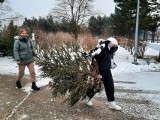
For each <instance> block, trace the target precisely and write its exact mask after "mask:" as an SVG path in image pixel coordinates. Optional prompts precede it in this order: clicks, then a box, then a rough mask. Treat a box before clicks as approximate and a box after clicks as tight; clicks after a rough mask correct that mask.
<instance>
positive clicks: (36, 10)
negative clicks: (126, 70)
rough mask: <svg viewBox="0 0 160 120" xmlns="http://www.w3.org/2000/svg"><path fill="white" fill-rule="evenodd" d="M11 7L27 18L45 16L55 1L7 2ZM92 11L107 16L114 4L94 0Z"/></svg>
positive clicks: (13, 0)
mask: <svg viewBox="0 0 160 120" xmlns="http://www.w3.org/2000/svg"><path fill="white" fill-rule="evenodd" d="M8 1H9V2H10V5H11V7H12V8H13V10H14V11H15V12H17V13H20V14H22V15H23V16H25V17H27V18H31V17H33V16H34V17H36V18H38V17H39V16H46V15H47V14H48V13H49V11H50V10H51V9H52V8H54V6H55V0H8ZM93 5H94V10H96V11H97V12H101V13H102V14H104V15H106V16H109V15H110V14H111V13H114V8H115V3H114V2H113V0H95V2H94V3H93Z"/></svg>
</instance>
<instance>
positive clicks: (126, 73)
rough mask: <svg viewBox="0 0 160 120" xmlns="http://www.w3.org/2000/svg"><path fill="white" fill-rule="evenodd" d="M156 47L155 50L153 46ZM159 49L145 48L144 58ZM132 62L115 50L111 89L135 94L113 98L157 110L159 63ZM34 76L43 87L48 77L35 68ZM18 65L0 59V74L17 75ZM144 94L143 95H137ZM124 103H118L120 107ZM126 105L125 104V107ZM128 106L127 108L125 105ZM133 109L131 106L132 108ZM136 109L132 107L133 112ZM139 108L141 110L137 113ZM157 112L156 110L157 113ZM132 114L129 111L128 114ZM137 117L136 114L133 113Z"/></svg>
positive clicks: (124, 52) (155, 116)
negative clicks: (147, 103) (146, 103)
mask: <svg viewBox="0 0 160 120" xmlns="http://www.w3.org/2000/svg"><path fill="white" fill-rule="evenodd" d="M157 46H159V47H157ZM158 48H160V45H159V44H156V47H155V48H154V45H149V46H148V48H147V51H146V52H145V55H149V56H158V55H159V50H158ZM133 61H134V58H133V55H131V54H130V53H129V52H128V51H127V50H125V49H124V48H122V47H119V49H118V51H117V53H116V55H115V62H116V64H117V68H116V69H113V70H112V74H113V78H114V81H115V88H117V89H123V90H125V89H130V90H134V92H135V91H139V92H137V93H135V94H134V95H133V94H129V93H125V92H116V93H115V96H116V97H117V98H129V99H134V100H135V99H136V100H149V101H151V102H153V104H155V106H156V107H157V108H153V109H158V110H160V63H156V62H155V61H153V60H151V59H150V62H149V65H148V64H147V61H146V60H138V63H139V64H138V65H135V64H132V62H133ZM35 69H36V74H37V85H38V86H45V85H47V84H48V82H49V81H50V79H49V78H46V79H43V78H41V77H40V71H39V70H38V66H36V68H35ZM17 72H18V66H17V65H16V63H15V61H14V60H13V59H12V58H11V57H2V58H0V74H17ZM25 72H26V74H27V75H28V69H26V71H25ZM24 90H25V91H26V92H29V91H30V86H25V87H24ZM141 91H144V92H141ZM99 95H100V97H105V94H104V92H102V93H101V94H99ZM124 105H125V103H123V104H121V106H122V107H123V106H124ZM126 105H127V104H126ZM127 106H130V105H127ZM132 108H133V107H132ZM136 109H137V108H135V111H136ZM140 109H141V111H140ZM144 109H146V110H147V108H143V106H139V110H137V111H140V112H142V113H143V110H144ZM123 112H125V113H127V112H129V108H128V109H124V110H123ZM148 112H150V111H149V110H148ZM157 112H159V111H157ZM130 113H132V112H130ZM154 113H155V114H153V116H152V115H151V114H150V113H147V112H145V113H144V114H143V115H142V114H141V116H140V117H144V118H147V119H156V120H160V116H158V115H159V114H158V113H156V111H155V112H154ZM133 114H136V115H137V116H138V115H139V113H133Z"/></svg>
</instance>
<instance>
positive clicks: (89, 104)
mask: <svg viewBox="0 0 160 120" xmlns="http://www.w3.org/2000/svg"><path fill="white" fill-rule="evenodd" d="M85 101H86V104H87V105H88V106H92V105H93V103H92V102H91V100H90V98H89V97H88V96H86V98H85Z"/></svg>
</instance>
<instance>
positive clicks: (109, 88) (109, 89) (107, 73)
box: [87, 70, 115, 101]
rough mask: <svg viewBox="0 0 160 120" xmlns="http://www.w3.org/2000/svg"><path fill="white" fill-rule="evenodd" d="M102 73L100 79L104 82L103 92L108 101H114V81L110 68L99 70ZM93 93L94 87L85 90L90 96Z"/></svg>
mask: <svg viewBox="0 0 160 120" xmlns="http://www.w3.org/2000/svg"><path fill="white" fill-rule="evenodd" d="M100 74H101V75H102V81H103V84H104V88H105V92H106V95H107V100H108V101H114V99H115V98H114V83H113V78H112V73H111V70H104V71H100ZM94 95H95V92H94V88H93V89H91V90H89V91H88V92H87V96H88V97H90V98H92V97H93V96H94Z"/></svg>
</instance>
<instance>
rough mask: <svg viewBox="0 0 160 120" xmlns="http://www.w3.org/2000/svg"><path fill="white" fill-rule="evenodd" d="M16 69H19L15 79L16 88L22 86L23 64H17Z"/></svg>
mask: <svg viewBox="0 0 160 120" xmlns="http://www.w3.org/2000/svg"><path fill="white" fill-rule="evenodd" d="M18 69H19V72H18V77H17V81H16V86H17V88H22V85H21V79H22V77H23V75H24V70H25V65H19V66H18Z"/></svg>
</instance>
